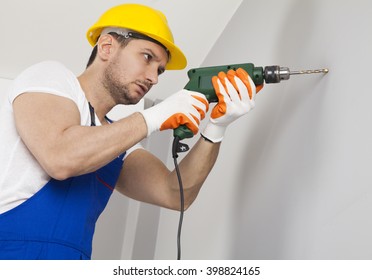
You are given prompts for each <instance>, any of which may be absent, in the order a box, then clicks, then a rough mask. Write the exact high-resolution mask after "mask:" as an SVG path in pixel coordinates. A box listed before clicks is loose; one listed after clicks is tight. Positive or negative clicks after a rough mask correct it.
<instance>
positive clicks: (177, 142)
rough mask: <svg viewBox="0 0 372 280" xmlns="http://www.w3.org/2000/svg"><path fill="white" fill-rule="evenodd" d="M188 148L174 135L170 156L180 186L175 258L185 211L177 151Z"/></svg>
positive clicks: (179, 244) (179, 245) (179, 256)
mask: <svg viewBox="0 0 372 280" xmlns="http://www.w3.org/2000/svg"><path fill="white" fill-rule="evenodd" d="M188 150H189V146H187V145H186V144H184V143H180V138H179V137H178V136H175V137H174V139H173V145H172V157H173V161H174V167H175V170H176V173H177V178H178V185H179V188H180V217H179V222H178V232H177V260H180V259H181V231H182V223H183V214H184V212H185V198H184V193H183V184H182V178H181V173H180V170H179V168H178V162H177V158H178V153H179V152H186V151H188Z"/></svg>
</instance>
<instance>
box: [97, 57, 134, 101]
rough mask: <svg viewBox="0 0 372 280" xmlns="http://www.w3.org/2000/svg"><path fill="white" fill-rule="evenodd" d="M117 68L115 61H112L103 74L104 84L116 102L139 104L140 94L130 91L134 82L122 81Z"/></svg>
mask: <svg viewBox="0 0 372 280" xmlns="http://www.w3.org/2000/svg"><path fill="white" fill-rule="evenodd" d="M116 69H117V67H116V63H115V62H112V63H110V65H109V66H108V67H107V68H106V70H105V72H104V74H103V82H102V84H103V86H104V87H105V89H106V90H107V91H108V92H109V94H110V96H111V97H112V99H113V100H114V102H115V104H124V105H131V104H137V103H138V102H139V101H140V100H141V98H138V96H132V95H131V93H130V84H132V83H134V82H129V83H122V82H120V77H119V75H118V74H117V73H119V71H117V70H116Z"/></svg>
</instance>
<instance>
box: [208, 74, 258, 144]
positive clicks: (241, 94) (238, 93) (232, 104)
mask: <svg viewBox="0 0 372 280" xmlns="http://www.w3.org/2000/svg"><path fill="white" fill-rule="evenodd" d="M212 84H213V88H214V90H215V91H216V95H217V97H218V103H217V105H216V106H215V107H214V108H213V110H212V112H211V116H210V120H209V122H208V124H207V126H206V128H205V130H204V132H203V133H202V135H203V136H204V137H205V138H207V139H209V140H210V141H212V142H214V143H217V142H221V141H222V139H223V136H224V134H225V130H226V128H227V126H228V125H229V124H230V123H232V122H233V121H235V120H236V119H238V118H239V117H241V116H243V115H245V114H247V113H248V112H249V111H250V110H251V109H253V108H254V107H255V98H256V90H257V92H258V91H259V90H261V88H262V87H260V88H258V89H256V86H255V84H254V82H253V81H252V79H251V77H249V75H248V73H247V72H246V71H245V70H243V69H242V68H239V69H237V70H236V71H234V70H229V71H228V72H227V75H226V74H225V73H224V72H220V73H219V74H218V76H214V77H213V78H212Z"/></svg>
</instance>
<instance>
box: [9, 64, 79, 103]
mask: <svg viewBox="0 0 372 280" xmlns="http://www.w3.org/2000/svg"><path fill="white" fill-rule="evenodd" d="M74 87H76V77H75V76H74V74H73V73H72V72H71V71H70V70H68V69H67V68H66V67H65V66H64V65H63V64H61V63H59V62H56V61H45V62H41V63H38V64H35V65H33V66H31V67H29V68H27V69H26V70H24V71H23V72H22V73H21V74H20V75H19V76H18V77H17V78H16V79H15V80H14V82H13V87H12V88H11V90H10V91H9V96H8V98H9V101H10V102H11V103H13V101H14V99H15V98H16V97H17V96H19V95H21V94H23V93H27V92H40V93H49V94H54V95H58V96H62V97H66V98H69V99H72V100H73V101H75V102H77V100H76V99H77V96H76V93H75V92H76V91H74Z"/></svg>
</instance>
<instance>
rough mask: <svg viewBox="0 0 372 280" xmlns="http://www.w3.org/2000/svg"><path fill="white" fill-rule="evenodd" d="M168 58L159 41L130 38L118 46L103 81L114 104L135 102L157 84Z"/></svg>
mask: <svg viewBox="0 0 372 280" xmlns="http://www.w3.org/2000/svg"><path fill="white" fill-rule="evenodd" d="M115 43H117V42H115ZM117 44H118V43H117ZM167 61H168V55H167V53H166V51H165V50H164V49H163V48H162V47H161V46H159V45H158V44H156V43H153V42H150V41H147V40H137V39H133V40H131V41H130V42H129V43H128V45H127V46H125V47H124V48H123V47H118V48H117V50H116V52H115V54H114V55H113V56H112V58H111V59H110V61H109V64H108V66H107V68H106V69H105V72H104V77H103V85H104V87H105V88H106V89H107V90H108V91H109V92H110V94H111V96H112V98H113V99H114V101H115V103H116V104H136V103H138V102H139V101H140V100H141V99H142V98H143V97H144V95H145V94H146V93H147V92H148V91H149V90H150V89H151V87H152V86H153V85H155V84H157V82H158V77H159V75H160V74H161V73H163V72H164V70H165V66H166V63H167Z"/></svg>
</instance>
